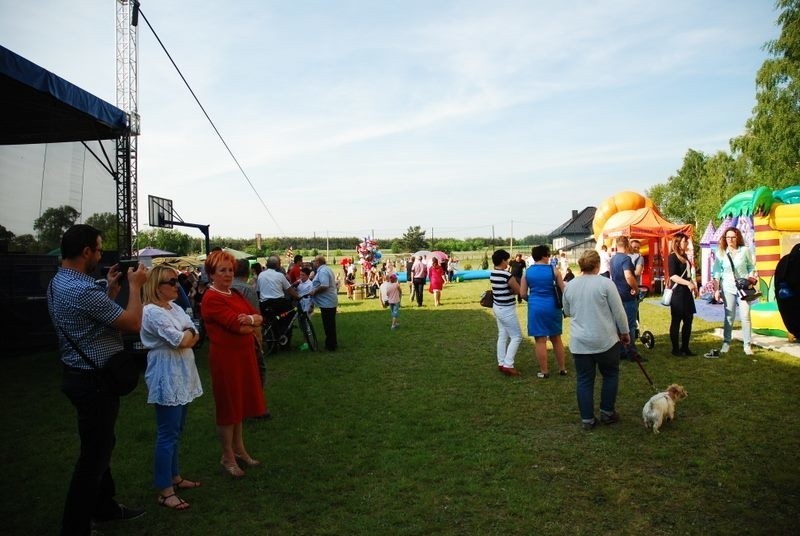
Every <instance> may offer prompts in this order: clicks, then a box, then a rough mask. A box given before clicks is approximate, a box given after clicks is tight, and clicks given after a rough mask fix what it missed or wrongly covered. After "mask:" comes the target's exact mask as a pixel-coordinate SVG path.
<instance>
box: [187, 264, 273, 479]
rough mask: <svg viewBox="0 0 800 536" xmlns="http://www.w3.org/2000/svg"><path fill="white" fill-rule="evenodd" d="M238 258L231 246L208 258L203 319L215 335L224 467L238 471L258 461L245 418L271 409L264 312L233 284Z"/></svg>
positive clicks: (213, 378) (214, 373)
mask: <svg viewBox="0 0 800 536" xmlns="http://www.w3.org/2000/svg"><path fill="white" fill-rule="evenodd" d="M235 264H236V260H235V259H234V257H233V255H231V254H230V253H227V252H225V251H214V252H212V253H211V254H210V255H209V256H208V257H207V258H206V262H205V268H206V273H207V274H208V277H209V278H210V279H211V281H212V284H211V285H210V286H209V287H208V290H207V291H206V294H205V297H204V298H203V309H202V313H203V320H204V322H205V327H206V331H207V333H208V338H209V340H210V341H211V348H210V350H209V354H208V359H209V363H210V365H211V384H212V389H213V391H214V404H215V407H216V414H217V418H216V420H217V433H218V434H219V438H220V442H221V443H222V460H221V461H220V463H221V464H222V467H223V470H224V471H225V472H226V473H228V474H229V475H231V476H233V477H241V476H244V471H243V470H242V469H241V468H240V467H239V463H241V464H242V465H244V466H247V467H254V466H256V465H259V464H260V463H261V462H259V461H258V460H255V459H253V458H252V457H251V456H250V454H248V453H247V449H245V447H244V439H243V437H242V421H244V419H245V418H247V417H257V416H259V415H263V414H264V413H265V412H266V408H265V404H264V395H263V393H262V391H261V380H260V379H259V373H258V362H257V360H256V354H255V344H254V333H256V331H257V330H259V329H261V323H262V318H261V315H260V314H258V311H256V310H255V309H253V306H252V305H250V302H248V301H247V298H245V297H244V296H242V295H241V294H239V292H237V291H236V290H232V289H231V283H233V268H234V265H235Z"/></svg>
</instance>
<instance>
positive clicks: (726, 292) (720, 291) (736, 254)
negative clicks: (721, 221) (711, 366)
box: [712, 227, 757, 355]
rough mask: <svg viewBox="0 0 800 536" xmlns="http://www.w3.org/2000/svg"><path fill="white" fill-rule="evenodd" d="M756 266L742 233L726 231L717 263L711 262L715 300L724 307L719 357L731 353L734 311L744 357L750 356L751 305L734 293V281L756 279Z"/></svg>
mask: <svg viewBox="0 0 800 536" xmlns="http://www.w3.org/2000/svg"><path fill="white" fill-rule="evenodd" d="M755 270H756V263H755V262H754V261H753V255H752V253H751V252H750V248H748V247H747V244H745V243H744V237H743V236H742V232H741V231H740V230H739V229H737V228H736V227H728V228H727V229H725V232H724V233H722V236H721V237H720V239H719V248H718V249H717V259H716V261H715V262H714V270H713V274H712V275H713V277H714V299H715V300H717V301H719V299H720V296H722V302H723V303H724V304H725V321H724V323H723V327H722V349H721V350H720V353H721V354H726V353H728V351H730V349H731V333H732V331H733V321H734V320H735V319H736V309H737V308H738V309H739V318H740V320H741V321H742V340H743V341H744V353H745V355H753V349H752V348H751V346H750V338H751V333H750V303H749V302H747V301H745V300H742V299H740V298H739V293H738V291H737V289H736V279H737V278H740V277H757V274H756V271H755Z"/></svg>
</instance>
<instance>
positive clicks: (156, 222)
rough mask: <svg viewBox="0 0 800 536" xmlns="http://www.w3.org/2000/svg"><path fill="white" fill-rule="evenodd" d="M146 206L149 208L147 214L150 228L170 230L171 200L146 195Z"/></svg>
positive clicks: (171, 219) (172, 219)
mask: <svg viewBox="0 0 800 536" xmlns="http://www.w3.org/2000/svg"><path fill="white" fill-rule="evenodd" d="M147 206H148V208H149V211H148V212H149V215H150V222H149V225H150V227H163V228H165V229H172V222H173V221H174V217H173V213H172V200H171V199H164V198H163V197H156V196H154V195H148V196H147ZM167 222H169V223H167Z"/></svg>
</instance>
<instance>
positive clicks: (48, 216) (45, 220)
mask: <svg viewBox="0 0 800 536" xmlns="http://www.w3.org/2000/svg"><path fill="white" fill-rule="evenodd" d="M79 217H80V213H79V212H78V211H77V210H76V209H75V208H74V207H71V206H69V205H63V206H60V207H51V208H48V209H47V210H45V211H44V213H42V215H41V216H40V217H39V218H37V219H36V220H35V221H34V224H33V228H34V230H35V231H36V236H34V235H32V234H24V235H19V236H16V235H14V233H12V232H10V231H8V230H7V229H6V228H5V227H4V226H2V225H0V242H5V245H6V248H7V249H8V250H9V251H11V252H20V253H50V252H51V251H54V250H56V249H57V248H58V247H59V245H60V243H61V236H62V235H63V234H64V231H66V230H67V229H68V228H69V227H70V226H72V225H74V224H75V223H76V222H77V221H78V219H79ZM84 223H86V224H88V225H92V226H93V227H96V228H97V229H99V230H100V231H101V232H102V233H103V243H104V248H105V249H106V250H108V251H115V250H116V249H117V235H116V234H117V217H116V214H113V213H111V212H103V213H99V214H93V215H92V216H90V217H89V218H87V219H86V220H85V222H84ZM362 240H363V238H359V237H356V236H351V237H335V238H326V237H304V236H285V237H267V238H263V239H262V240H261V241H260V243H258V242H256V239H255V238H233V237H212V240H211V245H212V247H214V246H221V247H228V248H233V249H237V250H239V251H244V252H247V253H250V254H252V255H256V256H258V257H266V256H269V255H273V254H279V255H283V253H284V252H286V251H288V250H289V249H291V250H293V251H296V252H309V253H306V254H307V255H308V254H312V253H310V252H313V254H316V252H318V251H325V250H326V249H331V250H334V251H339V252H340V253H338V255H341V251H342V250H344V251H351V250H355V249H356V247H357V245H358V244H359V243H360V242H361V241H362ZM548 240H549V239H548V238H547V235H528V236H526V237H524V238H522V239H519V240H515V242H517V243H519V244H545V243H548ZM375 241H376V242H377V243H378V247H379V248H380V250H381V251H384V252H387V251H391V252H392V253H413V252H415V251H419V250H423V249H426V250H430V251H436V250H439V251H445V252H447V253H451V252H456V251H480V250H484V249H488V248H494V247H500V246H502V245H503V244H507V243H508V239H506V238H503V237H495V238H494V239H492V238H481V237H476V238H465V239H458V238H437V239H435V240H427V239H426V238H425V231H424V230H422V228H421V227H420V226H419V225H417V226H411V227H409V228H408V230H407V231H406V233H405V234H404V235H403V236H401V237H392V238H385V239H380V238H376V239H375ZM134 244H135V249H144V248H146V247H154V248H158V249H162V250H165V251H171V252H173V253H175V254H176V255H178V256H185V255H196V254H199V253H204V251H203V248H204V247H205V244H204V240H203V239H202V238H198V237H192V236H190V235H188V234H186V233H183V232H181V231H176V230H174V229H149V230H144V231H140V232H139V233H137V234H136V236H135V237H134Z"/></svg>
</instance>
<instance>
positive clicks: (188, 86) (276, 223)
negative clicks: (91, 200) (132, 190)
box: [138, 7, 286, 235]
mask: <svg viewBox="0 0 800 536" xmlns="http://www.w3.org/2000/svg"><path fill="white" fill-rule="evenodd" d="M138 11H139V14H140V15H141V16H142V18H143V19H144V21H145V22H146V23H147V27H148V28H150V31H151V32H153V36H155V38H156V40H157V41H158V44H159V45H161V49H162V50H163V51H164V54H166V55H167V58H169V61H170V62H171V63H172V66H173V67H175V70H176V71H177V72H178V75H180V77H181V80H183V83H184V84H185V85H186V88H187V89H188V90H189V93H191V94H192V97H194V100H195V102H196V103H197V105H198V106H199V107H200V110H202V111H203V115H205V116H206V119H208V122H209V123H210V124H211V128H213V129H214V132H216V133H217V136H218V137H219V140H220V141H221V142H222V145H224V146H225V149H227V151H228V154H230V155H231V158H233V161H234V162H235V163H236V166H237V167H238V168H239V171H240V172H241V173H242V176H243V177H244V179H245V180H246V181H247V184H249V185H250V188H251V189H252V190H253V193H254V194H256V197H257V198H258V200H259V201H261V205H262V206H263V207H264V210H266V211H267V214H268V215H269V217H270V219H271V220H272V222H273V223H274V224H275V227H277V228H278V231H279V232H280V233H281V234H282V235H286V233H284V232H283V229H281V226H280V225H279V224H278V221H277V220H276V219H275V217H274V216H273V215H272V212H270V210H269V207H268V206H267V203H266V202H265V201H264V200H263V199H262V198H261V195H260V194H259V193H258V190H256V187H255V186H254V185H253V182H252V181H251V180H250V177H248V176H247V173H245V171H244V168H243V167H242V165H241V164H240V163H239V160H238V159H237V158H236V156H235V155H234V154H233V151H232V150H231V148H230V147H229V146H228V143H227V142H226V141H225V138H223V137H222V134H220V131H219V130H218V129H217V125H215V124H214V121H212V120H211V117H210V116H209V115H208V112H206V109H205V108H204V107H203V105H202V104H201V103H200V99H198V98H197V95H195V93H194V90H193V89H192V86H190V85H189V82H188V81H187V80H186V77H184V76H183V73H182V72H181V70H180V69H179V68H178V65H177V64H176V63H175V60H173V59H172V56H171V55H170V53H169V51H168V50H167V47H165V46H164V43H162V42H161V38H160V37H158V34H157V33H156V31H155V30H154V29H153V25H152V24H150V21H149V20H147V17H146V16H145V14H144V12H143V11H142V8H141V7H140V8H139V10H138Z"/></svg>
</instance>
